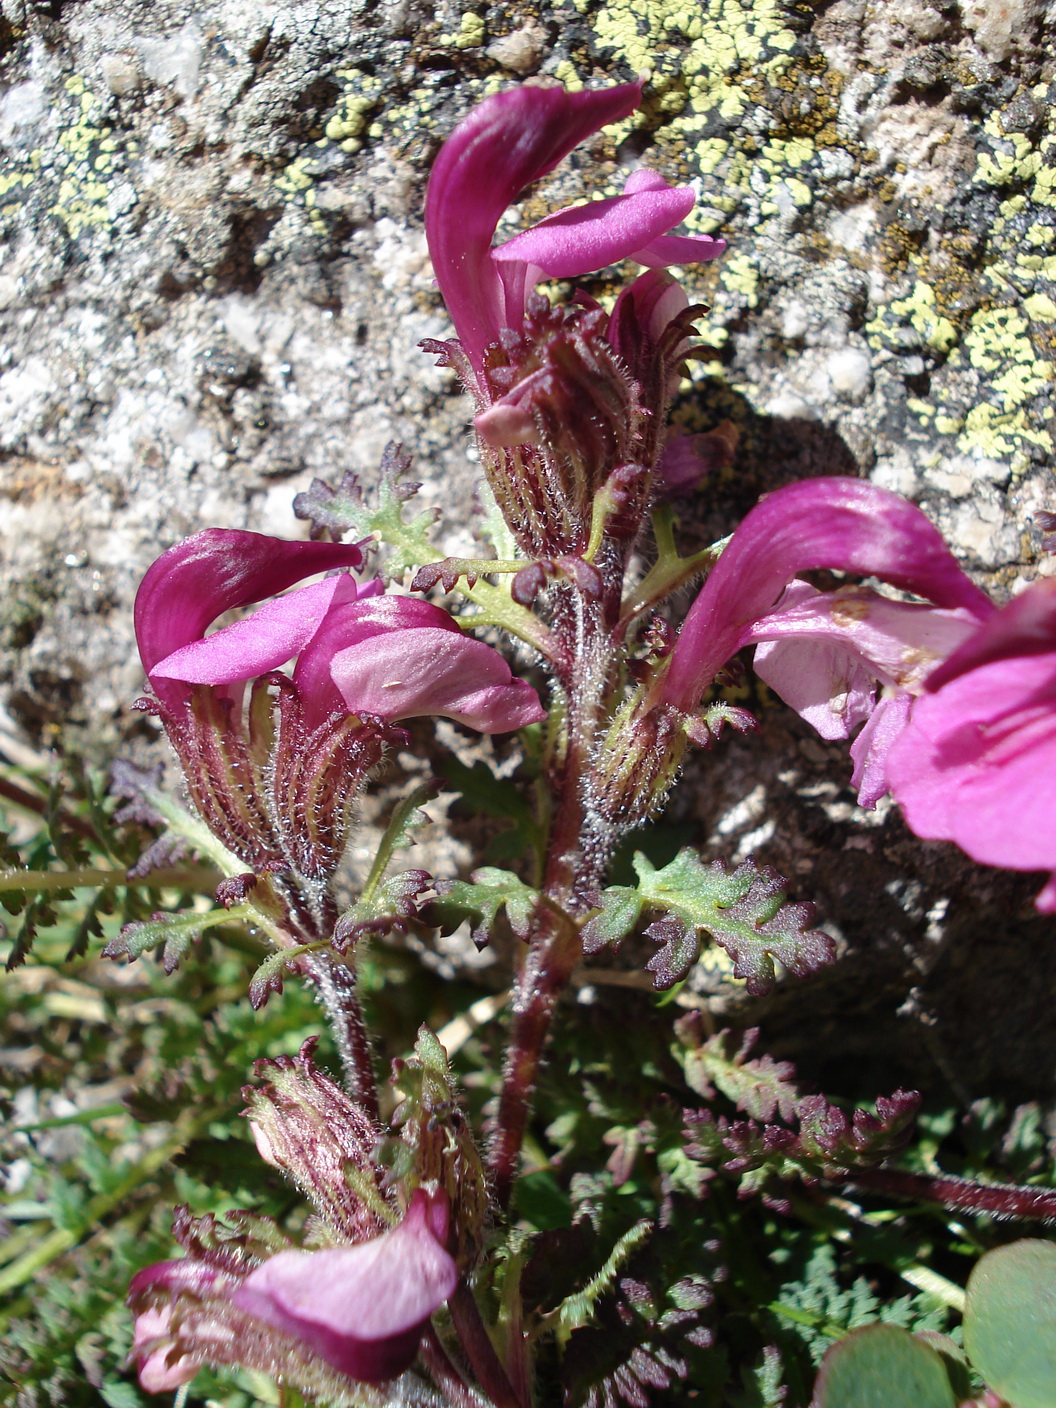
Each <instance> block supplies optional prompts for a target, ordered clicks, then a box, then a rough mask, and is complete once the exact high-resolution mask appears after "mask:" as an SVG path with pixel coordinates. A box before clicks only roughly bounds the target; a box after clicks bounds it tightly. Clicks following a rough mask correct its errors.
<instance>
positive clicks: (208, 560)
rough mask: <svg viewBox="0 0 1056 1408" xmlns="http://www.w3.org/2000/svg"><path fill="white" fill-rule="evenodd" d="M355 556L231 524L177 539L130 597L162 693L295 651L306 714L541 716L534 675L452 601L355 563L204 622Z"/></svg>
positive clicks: (219, 683)
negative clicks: (474, 634) (434, 599)
mask: <svg viewBox="0 0 1056 1408" xmlns="http://www.w3.org/2000/svg"><path fill="white" fill-rule="evenodd" d="M361 561H362V554H361V553H360V550H359V548H358V547H355V546H352V545H349V546H344V545H341V544H333V543H290V542H283V541H281V540H280V539H276V538H267V537H263V536H262V535H261V534H258V533H246V532H240V531H237V530H234V529H223V528H212V529H207V530H206V531H205V532H202V533H197V534H195V535H194V537H192V538H187V539H185V540H184V542H182V543H178V544H177V545H176V546H175V547H172V548H170V549H169V551H168V552H167V553H165V554H164V555H163V556H162V557H160V558H159V559H158V561H157V562H155V563H154V565H153V567H151V569H150V571H149V572H148V573H147V575H146V577H145V578H144V579H143V583H142V585H141V587H140V589H139V595H138V596H137V598H136V637H137V640H138V642H139V648H140V655H141V657H142V659H143V665H144V668H145V669H146V671H147V674H148V676H149V678H150V681H151V684H152V685H153V686H154V689H155V691H156V693H157V695H158V698H159V700H160V701H161V703H162V705H163V706H164V707H166V708H168V709H170V710H172V709H178V708H179V707H180V706H181V704H185V703H186V701H187V699H189V697H190V688H189V687H190V686H192V685H209V686H212V687H213V688H214V689H216V690H219V691H221V692H223V693H228V694H230V693H231V687H232V686H239V685H241V684H243V683H244V682H245V681H247V680H251V679H254V678H256V677H258V676H261V675H264V674H266V673H267V672H268V671H271V670H275V669H277V668H278V667H279V666H281V665H284V664H285V663H286V662H287V661H289V660H292V659H293V658H294V657H298V658H297V665H296V667H295V669H294V673H293V688H294V691H295V692H296V694H297V696H298V698H299V700H300V702H301V705H302V708H303V710H304V720H305V725H306V727H308V728H312V727H314V726H316V725H318V724H320V723H322V722H323V721H324V720H326V719H327V718H328V717H330V716H333V715H336V714H341V713H344V714H356V715H361V716H362V715H369V716H371V717H374V718H379V719H383V720H385V721H386V722H390V723H391V722H395V721H396V720H399V719H406V718H412V717H415V716H417V715H422V714H442V715H445V716H447V717H448V718H452V719H457V720H458V721H459V722H461V723H464V724H467V725H468V726H469V727H471V728H475V729H478V730H479V731H480V732H482V733H506V732H509V731H511V730H513V729H517V728H521V727H523V726H524V725H525V724H528V723H535V722H538V721H539V720H540V719H542V718H544V717H545V714H544V711H543V709H542V707H541V706H540V704H539V700H538V696H537V695H536V693H535V691H534V690H533V689H532V688H531V686H530V685H528V684H526V683H524V682H523V681H521V680H515V679H514V678H513V676H512V674H511V672H510V668H509V666H508V665H507V664H506V662H505V660H504V659H503V658H502V656H501V655H500V654H499V653H498V651H496V650H493V649H492V648H491V647H490V646H487V645H484V644H483V643H482V642H480V641H476V640H473V639H471V638H470V637H468V636H465V635H463V633H462V631H461V630H460V629H459V627H458V625H457V624H456V622H455V621H454V620H453V619H452V618H451V617H450V616H449V615H448V614H447V612H445V611H442V610H441V609H440V608H439V607H436V606H432V605H430V604H429V603H428V602H423V601H419V600H416V599H412V598H410V597H396V596H382V595H380V593H381V590H382V588H381V583H380V582H372V583H370V584H368V585H367V586H366V587H361V586H359V585H357V583H356V581H355V580H354V578H352V577H351V576H349V575H348V574H347V573H343V574H341V575H338V576H333V577H328V578H325V579H324V580H323V581H321V582H316V583H314V584H312V585H309V586H305V587H300V588H298V589H297V590H296V591H293V592H290V593H289V595H287V596H283V597H279V598H278V599H277V600H275V601H271V602H268V603H267V604H266V605H264V606H261V607H259V608H258V609H257V610H256V611H255V612H254V613H253V614H252V615H251V616H248V617H246V618H245V619H244V620H242V621H236V622H235V623H234V624H233V625H230V626H225V627H223V628H222V629H221V630H219V631H215V632H214V633H213V634H212V635H208V636H206V635H205V634H204V632H205V629H206V628H207V626H208V625H209V624H210V623H211V622H212V621H214V620H216V618H217V617H218V616H221V615H222V614H224V613H225V612H226V611H229V610H231V609H232V608H233V607H240V606H246V605H248V604H250V603H252V602H256V601H260V600H261V599H262V598H263V597H267V596H270V595H272V594H273V593H275V592H277V591H281V590H283V589H284V588H286V587H289V586H292V585H293V584H294V583H296V582H298V581H300V580H301V579H303V578H304V577H306V576H309V575H312V574H314V573H316V572H319V571H325V570H327V569H330V568H335V567H347V566H357V565H358V564H359V563H360V562H361ZM237 692H238V691H237V690H236V691H235V693H236V694H237Z"/></svg>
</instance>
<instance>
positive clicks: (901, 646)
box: [747, 581, 979, 698]
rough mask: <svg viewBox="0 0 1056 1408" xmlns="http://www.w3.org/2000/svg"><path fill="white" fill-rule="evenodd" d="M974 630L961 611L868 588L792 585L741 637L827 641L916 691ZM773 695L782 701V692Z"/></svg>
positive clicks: (967, 615)
mask: <svg viewBox="0 0 1056 1408" xmlns="http://www.w3.org/2000/svg"><path fill="white" fill-rule="evenodd" d="M978 629H979V622H978V620H977V618H976V617H975V616H973V615H972V614H971V613H970V612H968V611H965V610H964V609H963V608H961V609H959V610H954V611H949V610H943V609H942V608H941V607H937V606H924V605H920V604H918V603H915V602H904V601H892V600H891V599H890V597H885V596H881V595H880V594H879V593H878V592H874V591H872V590H871V589H870V588H868V587H848V588H844V589H842V590H840V591H835V592H819V591H816V590H815V588H813V587H811V586H809V585H808V584H807V583H806V582H800V581H795V582H792V583H791V584H790V586H789V587H788V588H787V589H786V591H785V592H784V594H783V596H782V597H781V600H780V601H779V602H778V603H777V606H776V607H775V608H774V610H773V611H772V612H771V613H769V614H768V615H766V616H763V617H761V618H760V619H759V620H758V621H755V622H754V623H753V624H752V626H751V627H750V628H749V630H748V632H747V638H748V639H749V640H757V641H777V640H782V641H792V640H799V641H803V642H806V641H808V640H815V641H817V640H827V641H830V642H831V643H832V644H833V645H838V646H840V647H841V648H842V649H844V650H846V651H849V652H850V653H851V654H852V655H854V656H855V657H856V658H857V659H858V660H860V661H862V662H863V663H864V664H865V665H866V666H867V668H868V669H869V671H870V673H871V674H872V675H873V677H874V678H876V679H880V680H882V681H883V683H884V684H892V685H898V686H899V687H900V688H902V689H909V690H914V691H917V690H919V688H920V685H921V682H922V681H923V680H924V679H925V677H926V676H927V675H928V673H929V671H931V670H933V669H935V667H936V666H937V665H939V664H941V662H942V661H944V660H945V659H946V658H947V657H948V656H950V655H952V654H953V652H954V651H955V650H957V648H958V647H959V646H960V645H962V644H963V643H964V642H965V641H966V640H968V639H969V638H970V637H971V636H972V635H974V634H975V633H976V632H977V631H978ZM759 658H760V657H759V653H758V652H756V660H758V659H759ZM764 658H765V657H764ZM763 678H764V679H766V676H765V675H764V676H763ZM767 683H768V684H769V683H770V681H769V680H767ZM775 688H776V686H775ZM777 692H778V693H779V694H781V696H782V698H784V697H785V696H784V693H783V691H782V690H780V689H778V691H777Z"/></svg>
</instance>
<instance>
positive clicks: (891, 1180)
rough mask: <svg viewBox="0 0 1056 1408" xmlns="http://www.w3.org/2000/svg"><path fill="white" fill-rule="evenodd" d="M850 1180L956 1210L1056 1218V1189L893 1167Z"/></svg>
mask: <svg viewBox="0 0 1056 1408" xmlns="http://www.w3.org/2000/svg"><path fill="white" fill-rule="evenodd" d="M850 1181H851V1182H853V1183H855V1184H856V1185H857V1186H858V1187H859V1188H866V1189H868V1190H869V1191H870V1192H877V1193H890V1194H892V1195H893V1196H894V1197H897V1198H907V1199H910V1200H912V1201H914V1202H922V1203H942V1205H943V1206H944V1207H947V1208H949V1209H951V1211H957V1212H987V1213H991V1214H993V1215H994V1216H995V1217H1021V1218H1029V1219H1031V1220H1034V1221H1038V1222H1053V1221H1056V1188H1028V1187H1023V1186H1022V1185H1020V1184H1015V1183H973V1182H972V1181H971V1180H970V1179H967V1178H954V1177H953V1176H952V1175H949V1174H942V1173H940V1174H930V1173H906V1172H904V1171H903V1170H901V1169H894V1168H870V1169H862V1170H861V1171H859V1172H856V1173H854V1174H853V1175H852V1176H851V1180H850Z"/></svg>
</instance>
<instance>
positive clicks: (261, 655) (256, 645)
mask: <svg viewBox="0 0 1056 1408" xmlns="http://www.w3.org/2000/svg"><path fill="white" fill-rule="evenodd" d="M349 599H351V600H352V601H354V600H355V599H356V584H355V582H354V581H353V580H352V578H351V577H349V576H348V575H347V574H343V575H342V576H340V577H328V578H326V579H325V580H324V581H322V582H314V583H313V584H312V585H311V586H309V587H299V588H298V589H297V591H295V592H290V594H289V595H288V596H280V597H279V598H278V600H277V601H269V602H267V603H266V604H265V605H264V606H259V607H258V608H257V609H256V611H254V612H253V614H252V616H247V617H246V618H245V620H243V621H235V622H233V624H232V625H230V626H224V627H223V629H222V630H219V631H214V632H213V633H212V635H209V636H206V637H205V638H204V639H203V640H196V641H192V643H191V644H190V645H185V646H184V647H183V648H182V649H181V650H176V651H174V652H173V654H172V655H169V656H167V657H166V658H165V659H164V660H161V661H159V663H158V664H157V665H155V666H154V669H153V670H152V671H151V679H152V680H153V679H156V678H158V677H159V676H160V677H161V678H163V679H170V680H183V681H184V682H185V683H187V684H213V685H217V684H233V683H234V682H235V681H236V680H249V679H254V678H255V677H256V676H257V675H263V674H266V673H267V671H268V670H275V669H277V668H278V667H279V666H280V665H285V663H286V661H287V660H292V659H293V657H294V656H295V655H296V654H297V653H298V652H299V651H301V650H303V649H304V647H305V646H306V645H307V644H308V642H309V641H310V640H311V639H312V637H313V636H314V635H315V633H316V631H317V630H318V629H319V627H320V625H321V624H322V622H323V619H324V617H325V616H326V614H327V612H328V611H329V610H330V609H331V607H332V606H334V605H337V604H338V603H340V602H342V601H347V600H349Z"/></svg>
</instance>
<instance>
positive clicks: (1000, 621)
mask: <svg viewBox="0 0 1056 1408" xmlns="http://www.w3.org/2000/svg"><path fill="white" fill-rule="evenodd" d="M1053 651H1056V581H1052V580H1048V581H1045V580H1042V581H1039V582H1035V583H1033V585H1031V586H1029V587H1028V588H1027V590H1026V591H1025V592H1023V593H1022V594H1021V595H1020V596H1017V597H1013V599H1012V600H1011V601H1010V602H1009V603H1008V605H1007V606H1005V607H1003V608H1002V609H1001V610H1000V611H998V612H995V613H994V614H993V615H992V616H991V617H990V619H989V620H988V621H987V622H986V623H985V624H984V625H983V626H982V627H980V629H979V630H978V631H976V632H975V634H974V635H973V636H972V637H971V639H970V640H968V641H966V642H965V644H964V646H963V647H962V648H961V649H960V650H958V651H957V652H956V654H954V655H951V656H950V658H949V659H948V660H947V661H946V662H945V663H944V664H943V665H942V666H940V668H939V669H937V670H936V671H935V673H934V675H932V676H931V677H929V680H928V688H929V690H936V689H941V688H942V686H943V685H944V684H945V683H946V682H947V681H948V680H952V679H955V678H956V677H957V676H958V675H963V674H965V673H966V672H967V671H968V670H974V669H977V668H978V667H979V666H980V665H987V664H990V663H991V662H992V661H994V660H1009V659H1012V658H1014V657H1017V656H1028V655H1039V654H1049V653H1051V652H1053Z"/></svg>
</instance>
